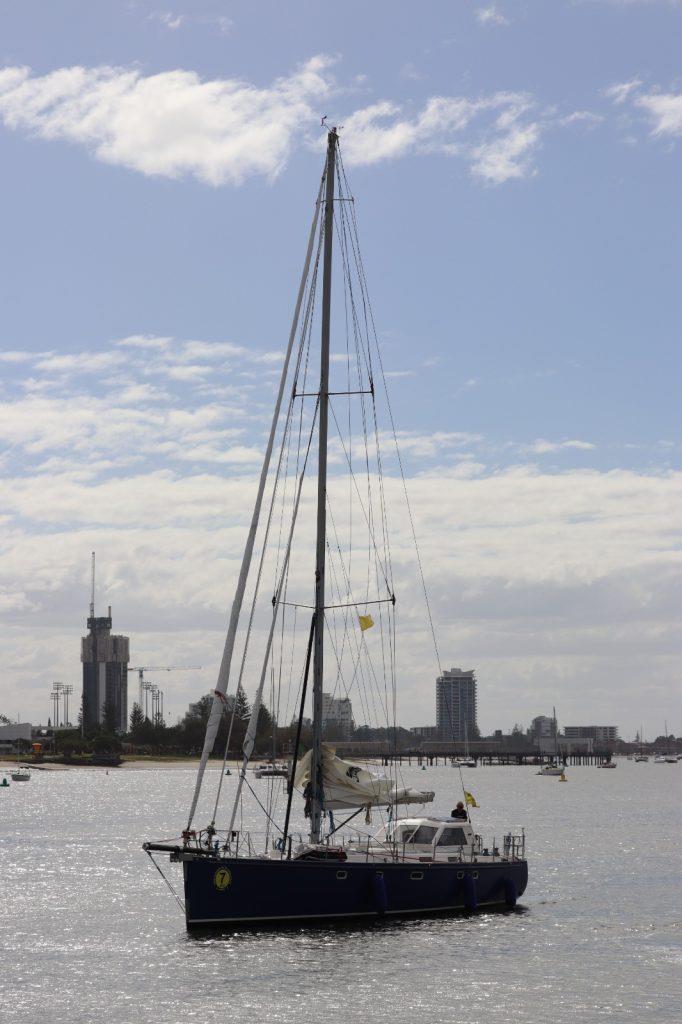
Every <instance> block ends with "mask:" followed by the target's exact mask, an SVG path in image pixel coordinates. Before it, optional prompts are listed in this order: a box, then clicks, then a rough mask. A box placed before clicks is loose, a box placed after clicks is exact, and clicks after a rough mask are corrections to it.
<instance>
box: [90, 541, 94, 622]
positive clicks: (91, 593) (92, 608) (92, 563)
mask: <svg viewBox="0 0 682 1024" xmlns="http://www.w3.org/2000/svg"><path fill="white" fill-rule="evenodd" d="M94 617H95V552H94V551H93V552H92V559H91V568H90V618H91V619H94Z"/></svg>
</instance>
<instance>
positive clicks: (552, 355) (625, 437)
mask: <svg viewBox="0 0 682 1024" xmlns="http://www.w3.org/2000/svg"><path fill="white" fill-rule="evenodd" d="M233 8H234V9H233ZM486 12H487V13H486ZM161 13H163V12H161ZM72 14H73V16H72V17H71V18H70V19H68V22H67V20H66V19H64V18H63V16H62V12H60V11H59V9H58V7H57V6H55V5H49V4H38V5H36V4H35V3H34V2H33V0H29V2H26V3H24V4H20V5H6V6H5V8H4V9H3V10H2V12H0V30H1V31H2V38H3V42H4V47H3V53H2V60H1V61H0V147H1V150H2V159H3V172H4V175H5V182H6V184H5V191H6V194H7V195H9V196H11V197H12V201H11V203H8V204H7V209H6V211H5V219H4V223H3V233H4V238H5V245H4V247H3V255H2V257H1V259H2V274H1V275H0V280H2V289H3V303H2V309H3V320H2V336H1V338H0V376H1V380H0V446H1V448H0V474H1V475H0V509H1V511H0V516H1V518H2V524H3V540H2V544H1V545H0V627H1V628H0V657H2V661H3V666H4V672H3V676H2V679H0V709H3V710H4V711H5V713H7V714H9V715H12V716H14V715H15V714H16V712H17V711H21V712H22V714H24V715H26V716H27V717H31V718H37V717H44V709H45V707H46V706H49V705H48V702H47V701H46V700H45V696H44V695H45V694H46V693H48V692H49V689H50V686H51V684H52V681H53V680H64V681H66V682H68V683H70V684H77V683H78V679H79V675H80V667H79V665H78V662H77V657H76V659H75V660H74V650H76V649H77V647H78V640H79V637H80V628H81V627H80V623H81V620H82V609H83V607H84V605H86V604H87V596H85V600H84V595H87V592H88V570H87V559H88V555H89V552H90V551H92V550H93V549H97V550H98V553H101V557H102V565H103V570H102V573H101V579H100V581H99V585H98V603H99V604H100V606H101V607H105V606H106V605H108V604H112V605H113V606H114V607H115V609H116V614H117V622H118V624H119V626H118V628H120V629H121V631H122V633H124V634H125V635H127V636H130V637H131V644H133V648H132V650H133V654H132V657H133V660H134V661H135V663H136V664H137V663H142V664H151V665H165V664H171V665H203V666H205V668H204V670H203V671H202V672H200V673H199V672H189V673H187V674H186V675H183V674H182V673H179V672H178V673H174V674H173V675H171V676H170V677H165V676H164V678H163V684H164V690H165V694H166V709H167V710H168V711H170V712H171V716H172V718H174V717H175V716H176V715H178V714H181V713H182V710H183V708H184V707H186V706H187V705H188V704H189V703H190V701H191V700H192V699H196V697H197V694H200V693H204V692H206V690H207V689H210V688H211V686H212V685H214V683H215V680H216V678H217V669H218V663H219V659H220V653H221V649H222V643H223V636H224V631H225V625H226V619H227V615H228V610H229V607H230V602H231V599H232V594H233V590H234V583H235V579H236V575H237V571H238V565H239V559H240V554H241V551H242V550H243V545H244V541H245V536H246V531H247V529H248V517H249V513H250V509H251V507H252V503H253V498H254V494H255V489H256V480H257V474H258V469H259V464H260V459H261V457H262V453H263V448H264V441H265V435H266V431H267V419H268V415H269V411H270V409H271V407H272V395H273V388H274V386H275V382H276V380H277V376H278V373H279V370H280V367H281V355H282V350H283V347H284V344H285V342H286V337H287V333H288V330H289V324H290V318H291V313H292V308H293V304H294V298H295V293H296V288H297V285H298V277H299V274H300V271H301V266H302V262H303V256H304V249H305V242H306V232H307V229H308V223H309V218H310V216H311V214H312V209H313V203H314V197H315V194H316V190H317V185H318V183H319V176H320V170H321V164H322V149H323V146H324V130H323V129H322V128H321V125H320V122H321V120H322V118H323V117H324V116H325V115H328V120H327V124H334V123H335V124H339V125H342V126H343V128H342V129H341V132H340V136H341V153H342V155H343V159H344V161H345V166H346V169H347V171H348V178H349V181H350V185H351V188H352V190H353V193H354V195H355V199H356V203H355V207H354V209H355V210H356V213H357V220H358V226H359V232H360V237H361V240H362V252H363V260H364V263H365V269H366V273H367V279H368V285H369V293H370V295H371V298H372V304H373V314H374V318H375V321H376V325H377V331H378V336H379V339H380V342H381V348H382V352H383V358H384V361H385V368H386V372H387V375H388V381H389V384H390V388H391V401H392V408H393V411H394V414H395V421H396V424H397V426H398V430H399V440H400V443H401V451H402V459H403V468H404V470H405V475H406V481H407V487H408V491H409V494H410V497H411V501H412V508H413V513H414V524H415V528H416V531H417V536H418V538H419V541H420V546H421V553H422V565H423V569H424V574H425V577H426V580H427V584H428V588H429V594H430V596H431V608H432V613H433V622H434V628H435V633H436V637H437V641H438V647H439V651H440V656H441V657H440V664H439V663H438V658H437V657H436V655H435V652H434V651H433V644H432V639H431V629H430V625H429V618H428V615H427V614H426V611H425V609H424V607H423V602H422V600H421V587H420V583H419V565H418V564H417V562H416V561H415V559H414V558H410V556H409V555H408V554H407V551H408V548H409V545H410V537H411V524H410V521H409V518H408V517H407V516H406V515H405V514H404V512H401V511H399V506H400V502H401V495H402V481H401V478H400V470H399V467H398V465H397V463H396V460H395V459H390V458H387V461H386V463H385V466H384V469H385V473H386V478H387V491H386V496H387V504H388V509H389V514H390V516H391V527H392V531H394V534H395V538H396V541H395V543H396V552H397V554H398V558H397V561H396V565H397V566H398V568H399V578H398V580H397V583H398V584H399V586H397V588H396V599H397V604H396V611H397V614H398V616H399V627H400V630H401V632H400V637H399V644H400V646H399V648H398V662H397V669H398V692H399V709H400V718H401V720H402V721H403V722H404V723H405V724H406V725H410V724H414V725H419V724H422V723H423V720H424V700H423V688H424V687H428V688H431V687H432V680H433V679H435V678H436V677H437V676H438V674H439V673H440V671H441V670H442V669H443V668H445V667H446V665H448V664H453V663H455V664H461V665H475V666H476V668H477V672H478V675H479V680H480V686H481V699H480V709H479V715H480V720H481V726H482V728H483V729H487V728H489V727H492V726H493V725H494V724H496V723H500V722H503V721H504V722H508V724H509V725H511V724H512V723H513V720H514V719H515V718H518V719H519V720H521V721H525V722H527V721H529V720H530V718H531V717H532V716H533V715H536V714H537V713H538V712H539V711H541V710H542V709H543V708H545V709H546V713H549V711H550V710H551V707H552V705H553V704H556V705H557V709H558V712H559V714H560V717H561V719H562V720H565V721H580V720H581V714H580V712H581V709H582V708H583V707H586V706H589V707H590V708H591V715H590V718H591V719H593V720H595V721H610V720H612V718H613V715H612V713H611V709H612V708H613V707H617V708H618V719H619V722H620V725H621V729H622V730H623V732H624V733H625V734H633V735H634V733H635V731H636V730H637V729H638V728H639V725H640V723H642V722H644V724H645V731H646V732H647V734H652V733H654V731H656V732H659V731H660V730H661V729H662V728H663V722H664V721H665V720H666V719H667V721H668V723H669V727H670V728H671V729H672V730H674V731H675V733H676V734H678V733H680V732H682V696H681V695H680V694H681V692H682V688H681V687H680V686H679V673H680V657H681V655H682V650H681V642H680V629H679V610H678V609H679V587H680V571H679V521H678V520H679V513H678V510H679V507H680V503H681V501H680V499H681V498H682V472H681V466H680V454H681V446H680V436H679V412H678V405H679V402H678V396H677V381H678V380H679V376H680V369H681V368H682V367H681V366H680V350H679V344H678V341H677V339H678V338H679V335H680V328H681V327H682V324H681V322H680V309H679V302H678V299H677V293H678V270H677V265H678V262H679V260H678V248H679V245H678V240H679V231H680V210H679V201H678V194H679V178H680V138H681V137H682V123H681V121H680V116H679V110H680V106H681V104H682V92H681V91H680V85H679V70H678V67H679V53H678V47H677V44H676V40H677V38H678V36H679V30H680V26H681V21H680V19H681V17H682V7H680V5H679V4H673V3H656V2H648V3H637V2H628V3H626V2H617V0H612V2H600V0H594V2H592V3H575V2H573V0H557V2H556V3H554V4H547V3H546V2H545V0H529V2H528V3H525V4H524V5H518V4H512V3H510V2H507V3H505V2H504V0H501V2H500V3H499V4H496V5H492V6H491V5H488V4H485V5H482V4H477V3H474V2H473V0H472V2H471V3H461V4H452V3H448V2H445V0H435V2H434V3H433V4H432V5H429V6H428V8H427V9H425V10H424V11H420V14H419V17H418V18H417V17H414V18H411V17H408V15H407V13H405V14H404V15H396V11H395V7H394V5H391V4H389V3H388V2H387V0H378V2H377V3H375V4H372V5H370V6H368V5H366V4H363V5H361V4H359V3H358V2H357V0H351V2H350V5H349V7H348V17H347V18H346V19H342V24H339V19H338V18H336V17H335V16H334V12H333V11H332V10H331V9H329V10H327V9H322V10H320V11H318V12H317V14H316V17H315V18H310V17H309V16H308V13H307V12H306V11H304V10H303V9H301V8H297V7H296V5H294V6H293V8H292V7H291V6H290V5H289V6H287V7H285V6H284V5H277V4H273V3H271V2H267V3H266V4H265V5H264V6H259V7H258V8H255V7H253V8H249V6H248V5H237V6H236V7H235V6H234V5H232V6H231V8H230V10H227V7H226V5H224V4H222V3H221V2H220V0H216V2H213V0H212V2H211V3H210V4H204V3H203V2H199V3H198V4H195V5H194V6H193V9H192V11H191V12H183V11H177V12H175V11H168V12H166V14H167V15H168V17H165V18H163V17H160V16H159V15H160V12H159V9H158V8H157V7H155V6H154V5H152V4H151V3H149V2H147V0H141V2H139V3H135V4H130V5H121V4H115V3H112V2H111V0H104V2H103V3H101V4H99V5H98V16H97V18H93V17H92V12H91V8H90V6H89V5H85V4H84V3H83V0H76V2H75V3H74V4H73V8H72ZM264 21H265V22H267V24H268V28H269V31H268V33H266V34H264V33H263V30H262V29H263V23H264ZM360 22H361V23H362V25H363V28H364V31H363V32H362V33H358V32H357V24H358V23H360ZM36 23H39V24H40V26H41V32H40V33H36V31H35V27H36ZM377 38H380V39H381V40H382V46H381V52H377V48H376V45H375V41H376V39H377ZM538 39H542V40H544V43H543V45H542V46H538ZM576 68H579V69H580V74H579V75H576V73H575V69H576ZM264 254H267V256H266V255H264ZM342 348H343V345H342V343H341V341H340V340H339V339H338V338H335V337H333V338H332V353H333V356H336V357H337V358H338V357H339V355H340V354H341V350H342ZM386 426H387V429H388V427H389V425H388V424H387V425H386ZM339 466H340V458H339V452H338V450H337V451H333V450H332V452H331V459H330V467H331V472H332V475H334V474H339V472H340V469H339ZM332 485H333V481H332ZM307 597H308V594H307V592H306V594H305V598H306V599H307ZM366 642H367V643H372V642H373V640H372V636H371V635H368V636H367V637H366ZM253 688H254V687H253V685H251V689H252V690H253ZM350 696H351V698H353V696H354V695H353V693H351V694H350ZM429 717H430V716H429Z"/></svg>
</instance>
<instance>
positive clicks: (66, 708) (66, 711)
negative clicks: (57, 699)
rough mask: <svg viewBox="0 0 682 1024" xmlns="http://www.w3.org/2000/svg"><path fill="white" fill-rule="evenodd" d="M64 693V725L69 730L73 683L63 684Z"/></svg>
mask: <svg viewBox="0 0 682 1024" xmlns="http://www.w3.org/2000/svg"><path fill="white" fill-rule="evenodd" d="M62 693H63V695H64V725H65V726H66V727H67V729H68V727H69V726H70V725H71V723H70V722H69V694H71V693H73V686H72V685H71V683H62Z"/></svg>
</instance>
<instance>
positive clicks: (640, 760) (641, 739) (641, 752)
mask: <svg viewBox="0 0 682 1024" xmlns="http://www.w3.org/2000/svg"><path fill="white" fill-rule="evenodd" d="M634 760H635V761H637V763H638V764H644V762H645V761H648V760H649V755H648V754H645V753H644V726H643V725H642V726H640V729H639V753H638V754H635V757H634Z"/></svg>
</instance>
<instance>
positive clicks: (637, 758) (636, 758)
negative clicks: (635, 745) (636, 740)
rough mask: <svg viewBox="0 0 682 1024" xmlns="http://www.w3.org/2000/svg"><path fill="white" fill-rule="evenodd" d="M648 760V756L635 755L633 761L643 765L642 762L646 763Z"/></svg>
mask: <svg viewBox="0 0 682 1024" xmlns="http://www.w3.org/2000/svg"><path fill="white" fill-rule="evenodd" d="M648 760H649V755H648V754H635V761H638V762H639V763H640V764H641V763H643V762H644V761H648Z"/></svg>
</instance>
